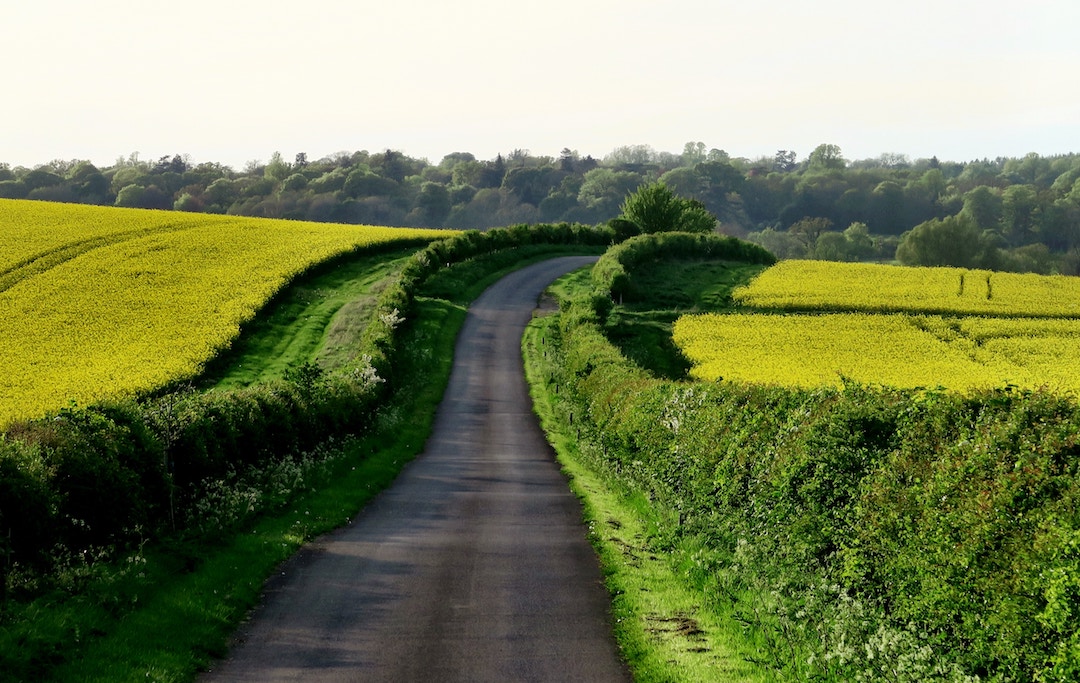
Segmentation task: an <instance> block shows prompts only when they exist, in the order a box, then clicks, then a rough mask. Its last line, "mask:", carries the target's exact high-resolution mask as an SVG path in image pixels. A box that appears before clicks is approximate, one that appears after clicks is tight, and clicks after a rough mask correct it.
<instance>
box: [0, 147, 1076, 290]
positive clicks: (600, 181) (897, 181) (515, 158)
mask: <svg viewBox="0 0 1080 683" xmlns="http://www.w3.org/2000/svg"><path fill="white" fill-rule="evenodd" d="M656 181H660V182H662V183H664V184H665V185H666V186H667V187H668V188H670V189H671V190H672V191H673V192H675V193H676V194H678V195H681V196H683V197H687V198H691V199H695V200H697V201H699V202H700V203H701V204H703V205H704V206H705V207H706V208H707V209H708V210H709V211H710V212H711V213H712V214H713V215H714V216H715V217H716V218H717V230H719V231H721V232H725V233H728V234H731V235H736V236H739V237H743V238H746V239H749V240H751V241H754V242H757V243H759V244H761V245H763V246H765V247H766V248H768V249H769V250H770V251H772V252H773V253H775V254H776V255H777V256H779V257H781V258H818V259H826V260H840V261H860V260H861V261H898V262H900V263H903V264H906V265H955V266H964V267H973V268H989V269H994V270H1013V271H1032V272H1040V273H1064V274H1070V275H1076V274H1080V154H1064V155H1058V156H1050V157H1043V156H1039V155H1037V154H1029V155H1027V156H1025V157H1023V158H1003V157H998V158H996V159H993V160H990V159H982V160H976V161H968V162H965V163H959V162H951V161H950V162H945V161H939V160H938V159H937V158H930V159H917V160H914V161H913V160H911V159H909V158H908V157H906V156H904V155H901V154H885V155H881V156H880V157H878V158H875V159H864V160H856V161H850V160H848V159H845V158H844V157H843V155H842V153H841V150H840V148H839V147H838V146H836V145H831V144H822V145H819V146H818V147H817V148H815V149H814V150H813V151H812V152H811V153H810V154H809V155H807V156H806V157H805V158H800V157H799V156H798V155H797V154H796V153H795V152H793V151H789V150H780V151H778V152H777V153H776V154H775V155H774V156H772V157H762V158H758V159H746V158H735V157H731V156H729V155H728V154H727V153H726V152H724V151H723V150H719V149H707V148H706V145H705V144H703V143H701V142H689V143H687V144H686V145H685V147H684V149H683V151H682V153H681V154H674V153H668V152H658V151H656V150H654V149H653V148H652V147H649V146H647V145H631V146H625V147H619V148H617V149H615V150H613V151H612V152H611V153H610V154H608V155H606V156H604V157H602V158H599V159H597V158H594V157H592V156H581V155H580V154H579V153H578V152H577V151H574V150H570V149H564V150H563V151H562V153H561V154H560V155H559V156H558V158H554V157H550V156H534V155H532V154H530V153H529V152H528V151H527V150H514V151H513V152H511V153H509V154H507V155H505V156H504V155H501V154H500V155H499V156H497V157H495V158H494V159H488V160H480V159H477V158H476V157H475V156H474V155H473V154H470V153H468V152H456V153H453V154H448V155H446V156H445V157H443V158H442V160H440V161H439V162H438V163H437V164H434V163H431V162H429V161H428V160H427V159H417V158H413V157H410V156H407V155H405V154H403V153H401V152H397V151H394V150H385V151H381V152H375V153H371V152H367V151H360V152H353V153H349V152H341V153H338V154H334V155H331V156H327V157H323V158H320V159H315V160H312V159H309V158H308V157H307V155H306V154H304V153H300V154H297V155H296V156H295V158H293V159H291V160H289V159H285V158H283V157H282V155H281V154H279V153H275V154H274V155H273V156H272V157H271V158H270V160H269V161H268V162H266V163H262V162H251V163H249V164H248V165H247V166H246V167H245V168H244V169H243V170H239V171H237V170H234V169H233V168H231V167H228V166H224V165H222V164H219V163H213V162H204V163H197V164H196V163H193V162H192V161H191V160H190V158H188V157H186V156H182V155H175V156H171V157H169V156H165V157H161V158H159V159H156V160H143V159H140V158H139V156H138V155H137V154H133V155H131V156H129V157H127V158H120V159H117V160H116V162H115V163H114V164H113V165H112V166H109V167H107V168H97V167H96V166H94V165H93V164H91V163H89V162H87V161H80V160H70V161H62V160H54V161H51V162H49V163H46V164H42V165H40V166H37V167H35V168H32V169H31V168H25V167H21V166H20V167H12V166H10V165H9V164H3V163H0V198H14V199H37V200H48V201H57V202H78V203H89V204H106V205H115V206H123V207H139V208H149V209H170V210H176V211H193V212H206V213H218V214H234V215H243V216H264V217H273V218H290V219H298V220H311V221H333V222H343V223H363V224H374V225H393V226H403V227H404V226H415V227H434V228H459V229H486V228H490V227H495V226H504V225H512V224H518V223H538V222H546V223H560V222H570V223H586V224H595V223H603V222H606V221H608V220H611V219H612V218H615V217H617V216H618V215H619V214H620V211H621V207H622V204H623V202H624V201H625V199H626V197H627V196H628V194H630V193H631V192H633V191H634V190H635V189H637V188H638V187H639V186H641V185H643V184H647V183H654V182H656Z"/></svg>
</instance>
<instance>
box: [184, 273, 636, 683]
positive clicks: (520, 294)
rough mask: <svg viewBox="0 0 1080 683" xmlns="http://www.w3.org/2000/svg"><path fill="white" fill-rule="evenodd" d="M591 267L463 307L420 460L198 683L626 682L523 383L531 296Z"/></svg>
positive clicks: (592, 567) (294, 575) (593, 571)
mask: <svg viewBox="0 0 1080 683" xmlns="http://www.w3.org/2000/svg"><path fill="white" fill-rule="evenodd" d="M592 260H595V259H593V258H590V257H564V258H558V259H552V260H550V261H545V262H542V263H538V264H536V265H533V266H529V267H527V268H524V269H522V270H519V271H517V272H515V273H512V274H510V275H508V276H506V277H505V278H503V279H502V280H500V281H499V282H498V283H496V284H495V285H493V286H492V287H491V288H489V289H488V290H487V291H486V292H484V294H482V295H481V296H480V298H478V299H477V300H476V301H475V302H474V304H473V306H472V307H471V308H470V309H469V315H468V318H467V319H466V322H465V326H464V327H463V329H462V331H461V334H460V336H459V337H458V341H457V347H456V349H455V356H454V366H453V370H452V373H451V376H450V385H449V387H448V388H447V391H446V395H445V397H444V398H443V401H442V404H441V405H440V407H439V411H438V414H437V416H436V420H435V426H434V431H433V433H432V435H431V437H430V439H429V440H428V443H427V444H426V446H425V450H424V453H423V454H422V455H421V456H420V457H418V458H417V459H416V460H415V461H414V462H412V463H410V464H409V465H408V466H407V467H406V468H405V469H404V470H403V471H402V473H401V475H400V476H399V478H398V480H397V481H396V482H395V483H394V484H393V486H391V487H390V488H389V489H387V490H386V491H385V492H384V493H383V494H381V495H380V496H379V497H378V498H376V499H375V500H374V501H372V502H371V503H370V504H369V505H368V506H367V507H366V508H365V509H364V510H363V512H361V513H360V515H359V516H358V517H357V518H356V519H355V520H353V523H352V524H351V525H350V526H349V527H347V528H345V529H342V530H339V531H337V532H334V533H333V534H330V535H329V536H327V537H324V538H322V539H320V540H319V541H317V542H315V543H313V544H312V545H311V546H309V547H308V548H307V549H305V550H304V551H302V552H301V553H300V554H299V555H298V556H297V557H296V558H295V559H294V560H293V561H291V562H290V563H288V564H287V565H286V566H285V567H284V568H283V574H282V576H279V577H277V578H276V579H275V580H274V581H272V582H271V583H270V584H268V586H267V592H266V595H265V600H264V603H263V604H262V605H261V606H260V607H259V608H258V609H257V610H256V612H255V614H254V615H253V618H252V619H251V620H250V621H249V622H248V623H247V624H246V625H245V626H244V627H243V628H242V629H241V631H240V633H239V634H238V643H239V644H238V645H237V646H236V647H235V648H234V650H233V652H232V653H231V654H230V656H229V658H228V659H226V660H225V661H222V662H220V663H219V664H218V665H217V666H215V668H214V670H213V671H211V672H209V673H208V674H207V675H206V676H205V677H204V679H203V680H205V681H259V682H260V683H262V682H269V681H440V682H442V681H499V682H505V681H560V682H561V681H590V682H593V681H595V682H598V683H599V682H603V681H628V680H630V676H629V673H628V672H627V670H626V668H625V666H624V665H623V664H622V663H621V661H620V659H619V656H618V651H617V648H616V645H615V642H614V640H613V639H612V637H611V629H610V624H609V613H608V609H609V597H608V594H607V592H606V590H605V588H604V586H603V584H602V581H601V575H600V569H599V565H598V563H597V560H596V557H595V555H594V553H593V550H592V548H591V547H590V546H589V543H588V542H587V540H586V529H585V526H584V525H583V524H582V522H581V507H580V504H579V503H578V501H577V499H576V498H575V497H574V496H573V495H572V494H571V493H570V491H569V489H568V487H567V482H566V479H565V477H564V476H563V475H562V474H561V473H560V471H559V469H558V466H557V465H556V463H555V460H554V456H553V455H552V452H551V449H550V448H549V446H548V444H547V442H546V440H545V439H544V435H543V432H542V431H541V430H540V428H539V426H538V424H537V421H536V419H535V417H534V415H533V412H532V401H531V399H530V397H529V395H528V390H527V388H526V384H525V380H524V378H523V376H522V361H521V346H520V344H521V335H522V332H523V330H524V327H525V325H526V323H527V322H528V320H529V318H530V316H531V314H532V311H533V309H534V307H535V305H536V301H537V298H538V296H539V294H540V292H541V291H542V290H543V289H544V287H546V286H547V285H548V284H549V283H550V282H551V281H552V280H554V279H555V278H556V277H558V276H559V275H561V274H563V273H566V272H569V271H571V270H574V269H576V268H579V267H581V266H583V265H585V264H586V263H589V262H590V261H592Z"/></svg>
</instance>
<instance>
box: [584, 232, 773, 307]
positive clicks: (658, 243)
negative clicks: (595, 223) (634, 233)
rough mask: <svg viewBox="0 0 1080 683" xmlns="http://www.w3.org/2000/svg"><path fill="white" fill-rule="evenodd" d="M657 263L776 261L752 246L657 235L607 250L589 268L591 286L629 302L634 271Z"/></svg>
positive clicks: (727, 239) (719, 238)
mask: <svg viewBox="0 0 1080 683" xmlns="http://www.w3.org/2000/svg"><path fill="white" fill-rule="evenodd" d="M661 259H717V260H721V259H726V260H730V261H742V262H746V263H760V264H772V263H775V262H776V257H774V256H773V255H772V254H770V253H769V252H768V251H766V250H765V249H763V248H762V247H759V246H758V245H756V244H751V243H750V242H745V241H743V240H739V239H736V238H734V237H729V236H727V235H711V234H701V233H677V232H673V233H661V234H655V235H640V236H638V237H633V238H630V239H628V240H626V241H625V242H622V243H620V244H618V245H617V246H615V247H613V248H612V249H609V250H608V251H607V252H606V253H605V254H604V256H602V257H601V258H600V260H599V262H597V264H596V266H594V267H593V270H592V273H593V283H594V284H595V286H596V287H597V288H598V289H600V290H603V291H605V292H607V293H609V294H610V296H611V297H613V298H615V299H624V298H625V299H632V298H633V297H634V296H635V294H636V291H635V288H634V285H633V273H634V271H635V270H636V269H637V268H638V267H640V266H642V265H644V264H646V263H650V262H652V261H656V260H661Z"/></svg>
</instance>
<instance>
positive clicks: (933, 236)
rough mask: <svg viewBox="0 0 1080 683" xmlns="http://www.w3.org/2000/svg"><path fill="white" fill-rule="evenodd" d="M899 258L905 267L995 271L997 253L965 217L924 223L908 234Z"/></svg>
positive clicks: (900, 246)
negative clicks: (945, 267) (987, 269)
mask: <svg viewBox="0 0 1080 683" xmlns="http://www.w3.org/2000/svg"><path fill="white" fill-rule="evenodd" d="M896 258H897V260H898V261H900V263H901V264H902V265H905V266H956V267H958V268H993V267H994V266H995V262H996V259H997V249H996V246H995V244H994V241H993V239H992V238H988V237H984V236H983V234H982V233H980V232H979V230H978V228H977V227H976V225H975V222H974V221H973V220H972V219H970V218H968V217H967V216H966V215H965V214H960V215H958V216H951V217H949V218H943V219H940V220H939V219H932V220H929V221H927V222H925V223H921V224H919V225H917V226H915V228H914V229H913V230H911V231H910V232H907V233H905V234H904V236H903V237H902V238H901V239H900V244H899V246H898V247H897V248H896Z"/></svg>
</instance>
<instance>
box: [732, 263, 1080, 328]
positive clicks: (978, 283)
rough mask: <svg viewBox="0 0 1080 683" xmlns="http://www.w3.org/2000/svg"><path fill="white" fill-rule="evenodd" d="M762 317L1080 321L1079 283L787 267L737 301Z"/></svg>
mask: <svg viewBox="0 0 1080 683" xmlns="http://www.w3.org/2000/svg"><path fill="white" fill-rule="evenodd" d="M732 298H733V300H734V301H735V302H736V303H738V304H742V305H744V306H748V307H751V308H758V309H783V310H790V311H860V312H864V313H893V312H910V313H937V314H944V315H987V316H1006V317H1014V316H1020V317H1058V318H1071V317H1074V316H1080V278H1076V277H1069V276H1065V275H1050V276H1048V275H1035V274H1032V273H995V272H991V271H988V270H967V269H965V268H909V267H904V266H889V265H883V264H877V263H835V262H828V261H781V262H780V263H778V264H776V265H775V266H773V267H771V268H769V269H768V270H766V271H765V272H763V273H762V274H761V275H759V276H758V277H756V278H754V280H753V281H752V282H751V283H750V284H749V285H747V286H746V287H740V288H738V289H736V290H735V291H734V292H733V293H732Z"/></svg>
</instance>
